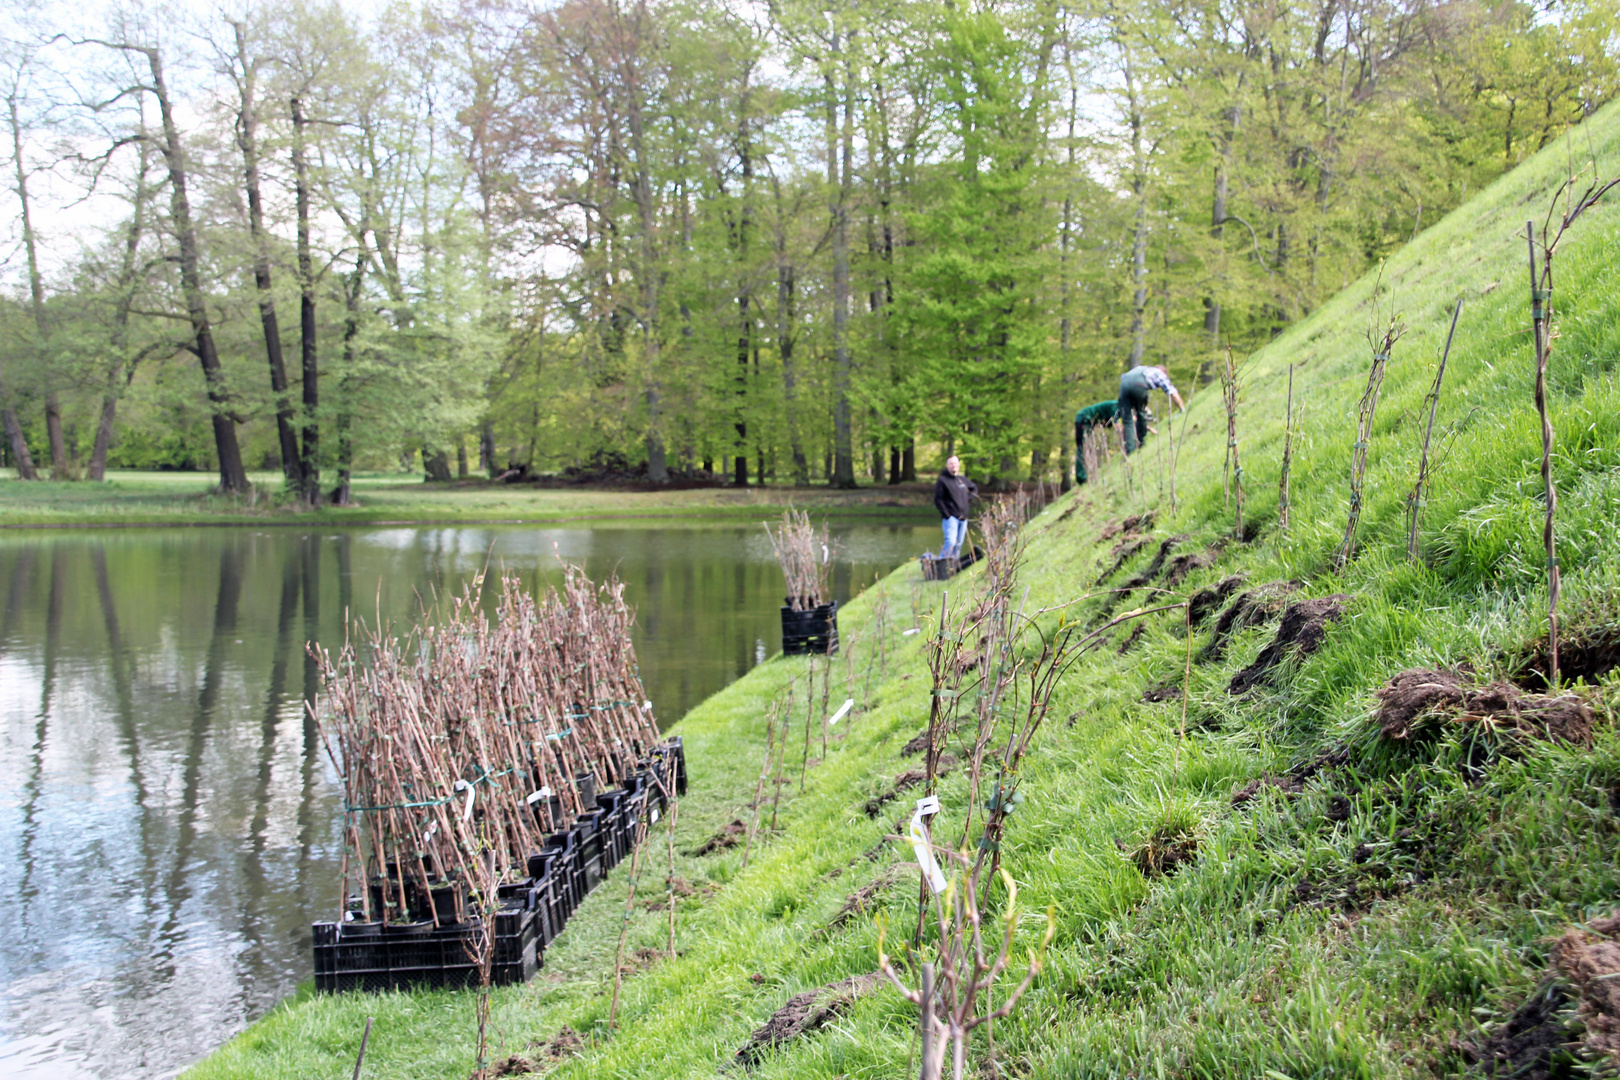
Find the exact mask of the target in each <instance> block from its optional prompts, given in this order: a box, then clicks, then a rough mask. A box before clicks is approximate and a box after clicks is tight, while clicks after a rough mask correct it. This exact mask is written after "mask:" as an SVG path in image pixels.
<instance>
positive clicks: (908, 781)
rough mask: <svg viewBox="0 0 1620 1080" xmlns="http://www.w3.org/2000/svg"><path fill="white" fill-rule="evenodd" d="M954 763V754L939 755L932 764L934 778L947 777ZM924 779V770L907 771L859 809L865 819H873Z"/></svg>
mask: <svg viewBox="0 0 1620 1080" xmlns="http://www.w3.org/2000/svg"><path fill="white" fill-rule="evenodd" d="M956 763H957V759H956V755H955V754H941V755H939V760H938V761H936V762H935V763H934V775H935V776H936V777H943V776H949V775H950V773H951V770H952V769H954V768H956ZM926 779H928V773H927V771H926V770H924V769H907V770H906V771H905V772H903V773H901V774H900V775H899V776H896V777H895V778H894V786H893V787H892V788H890V789H889V790H888V791H883V792H879V793H878V794H876V795H874V796H872V797H871V798H870V799H867V800H866V802H864V803H862V804H861V809H862V810H864V811H866V816H867V817H869V818H875V817H877V816H878V814H879V813H881V812H882V810H883V808H884V807H885V806H887V805H888V804H889V803H891V802H893V801H894V800H895V799H898V798H899V797H900V794H901V792H903V791H907V790H909V789H911V788H914V787H916V786H917V785H918V784H920V783H922V782H923V781H924V780H926Z"/></svg>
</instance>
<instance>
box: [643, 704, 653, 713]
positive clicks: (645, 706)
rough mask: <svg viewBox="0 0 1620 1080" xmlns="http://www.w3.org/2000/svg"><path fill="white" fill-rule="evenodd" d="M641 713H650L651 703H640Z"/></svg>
mask: <svg viewBox="0 0 1620 1080" xmlns="http://www.w3.org/2000/svg"><path fill="white" fill-rule="evenodd" d="M641 711H642V712H652V702H650V701H643V702H642V703H641Z"/></svg>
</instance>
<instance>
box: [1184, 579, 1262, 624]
mask: <svg viewBox="0 0 1620 1080" xmlns="http://www.w3.org/2000/svg"><path fill="white" fill-rule="evenodd" d="M1166 582H1167V583H1168V579H1166ZM1243 582H1244V577H1243V575H1242V574H1232V575H1231V576H1229V577H1224V578H1222V579H1221V580H1220V583H1219V584H1218V585H1211V586H1210V587H1209V588H1207V589H1199V590H1198V591H1197V592H1195V593H1193V595H1192V599H1191V600H1190V601H1188V605H1189V607H1190V608H1191V610H1190V611H1188V612H1187V616H1188V618H1190V619H1192V624H1193V625H1194V626H1202V625H1204V623H1205V621H1206V620H1208V619H1209V617H1210V616H1211V615H1213V614H1215V609H1216V608H1218V607H1220V606H1221V605H1222V604H1224V603H1226V602H1227V601H1228V600H1230V599H1231V598H1232V594H1233V593H1235V592H1237V591H1238V590H1239V589H1241V588H1243Z"/></svg>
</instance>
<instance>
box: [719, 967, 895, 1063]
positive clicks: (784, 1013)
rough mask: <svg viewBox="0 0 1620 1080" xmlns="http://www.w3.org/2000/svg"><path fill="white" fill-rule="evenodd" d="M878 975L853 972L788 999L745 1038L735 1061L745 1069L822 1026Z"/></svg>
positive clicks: (874, 983) (866, 991) (868, 987)
mask: <svg viewBox="0 0 1620 1080" xmlns="http://www.w3.org/2000/svg"><path fill="white" fill-rule="evenodd" d="M878 978H879V977H878V976H877V975H875V974H873V975H856V976H854V977H853V978H849V979H844V980H842V981H840V982H835V983H828V984H827V985H826V986H818V987H816V988H815V989H814V990H806V991H805V992H804V993H802V994H795V995H794V996H793V997H790V998H788V1000H787V1004H785V1005H783V1006H782V1007H781V1008H780V1009H777V1010H776V1012H774V1013H772V1014H771V1018H770V1019H769V1020H767V1021H765V1023H764V1024H763V1025H761V1026H760V1027H759V1028H757V1029H756V1030H755V1031H754V1033H753V1034H752V1035H750V1036H749V1037H748V1041H747V1042H746V1043H744V1044H743V1045H742V1048H741V1049H739V1050H738V1051H737V1054H736V1058H737V1060H738V1061H739V1062H741V1063H742V1064H743V1066H744V1067H745V1068H746V1067H750V1066H752V1065H754V1064H755V1063H756V1062H757V1061H759V1060H760V1058H762V1057H763V1056H764V1054H765V1051H767V1050H769V1049H770V1048H771V1047H774V1046H780V1045H781V1044H783V1043H785V1042H789V1041H791V1040H793V1039H797V1038H798V1037H799V1036H801V1035H805V1034H807V1033H809V1032H812V1031H815V1030H816V1029H817V1028H819V1027H822V1026H824V1025H825V1024H826V1023H827V1022H828V1021H829V1020H833V1019H835V1018H837V1017H838V1016H840V1015H841V1014H843V1013H845V1012H847V1011H848V1010H849V1007H850V1006H851V1005H853V1004H855V1000H856V999H857V998H859V997H862V996H864V995H865V994H869V993H871V992H872V990H873V988H875V987H876V986H877V984H878Z"/></svg>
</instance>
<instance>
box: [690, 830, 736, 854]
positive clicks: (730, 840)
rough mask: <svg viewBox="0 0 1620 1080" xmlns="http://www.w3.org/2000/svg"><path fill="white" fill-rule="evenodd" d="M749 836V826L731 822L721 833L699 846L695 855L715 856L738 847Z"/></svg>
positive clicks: (694, 851)
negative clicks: (719, 852)
mask: <svg viewBox="0 0 1620 1080" xmlns="http://www.w3.org/2000/svg"><path fill="white" fill-rule="evenodd" d="M747 835H748V826H747V825H746V824H744V823H743V822H741V821H731V822H728V823H727V824H725V825H723V826H721V827H720V831H719V832H717V833H715V834H714V835H713V836H711V837H709V838H708V839H707V840H705V841H703V843H701V844H699V845H698V846H697V848H696V849H695V850H693V852H692V854H693V855H698V856H702V855H713V854H714V853H715V852H717V851H724V850H726V849H727V848H733V847H736V846H737V845H738V844H740V843H742V842H743V839H744V838H745V837H746V836H747Z"/></svg>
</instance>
